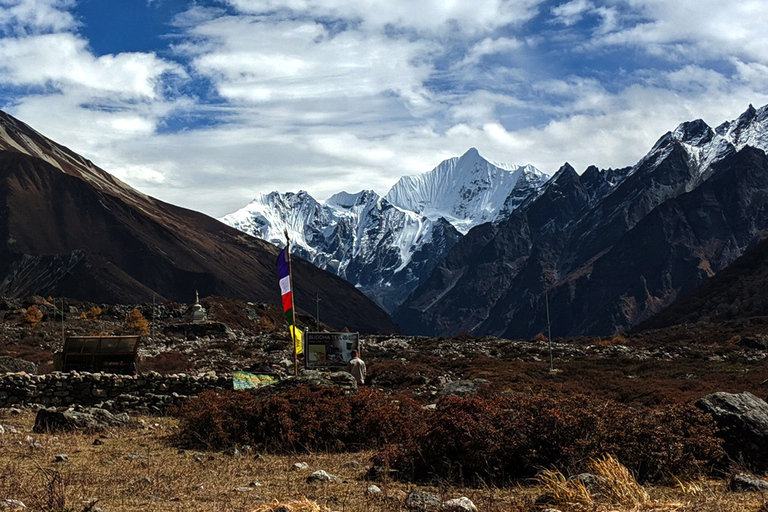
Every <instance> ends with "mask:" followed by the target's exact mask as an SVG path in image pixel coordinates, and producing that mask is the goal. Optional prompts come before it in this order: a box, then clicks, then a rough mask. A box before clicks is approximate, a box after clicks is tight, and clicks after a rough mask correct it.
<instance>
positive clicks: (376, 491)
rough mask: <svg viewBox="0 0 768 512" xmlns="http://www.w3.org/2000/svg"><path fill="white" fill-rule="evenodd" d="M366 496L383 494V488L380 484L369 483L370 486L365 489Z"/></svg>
mask: <svg viewBox="0 0 768 512" xmlns="http://www.w3.org/2000/svg"><path fill="white" fill-rule="evenodd" d="M365 494H366V496H374V495H377V494H381V488H379V486H378V485H369V486H368V488H367V489H366V490H365Z"/></svg>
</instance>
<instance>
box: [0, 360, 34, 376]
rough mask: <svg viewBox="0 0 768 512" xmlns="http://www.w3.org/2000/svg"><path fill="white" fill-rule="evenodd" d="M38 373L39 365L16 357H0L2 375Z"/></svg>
mask: <svg viewBox="0 0 768 512" xmlns="http://www.w3.org/2000/svg"><path fill="white" fill-rule="evenodd" d="M36 371H37V365H36V364H35V363H31V362H29V361H25V360H24V359H17V358H15V357H9V356H0V373H17V372H26V373H35V372H36Z"/></svg>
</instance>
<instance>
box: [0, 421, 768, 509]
mask: <svg viewBox="0 0 768 512" xmlns="http://www.w3.org/2000/svg"><path fill="white" fill-rule="evenodd" d="M138 419H139V420H140V421H141V423H142V425H143V426H141V427H139V428H135V429H120V430H112V431H109V432H104V433H101V434H86V433H68V434H33V433H32V429H31V427H32V424H33V422H34V414H33V413H32V412H26V411H25V412H22V413H21V414H18V415H10V414H9V413H8V412H7V411H2V412H0V424H2V425H5V430H6V432H5V433H4V434H0V508H1V507H2V500H6V499H14V500H20V501H22V502H23V503H24V504H25V505H26V507H27V510H40V511H60V510H71V511H77V512H79V511H82V510H89V506H90V505H91V504H92V503H94V501H95V500H98V501H97V502H96V503H95V505H94V506H93V507H91V508H90V509H91V510H95V509H96V508H100V509H102V510H104V511H105V512H133V511H146V510H170V511H238V512H239V511H267V510H275V509H278V508H279V506H278V505H279V504H282V505H287V506H288V508H287V509H283V512H285V510H295V511H297V512H299V511H301V512H304V511H306V512H312V511H325V510H330V511H350V512H356V511H370V512H379V511H381V512H384V511H393V510H406V508H405V499H406V496H407V494H408V493H409V492H411V491H414V490H420V491H427V492H431V493H433V494H435V495H436V496H438V497H439V498H441V499H442V500H447V499H451V498H458V497H462V496H466V497H468V498H470V499H471V500H472V501H473V502H474V504H475V505H476V506H477V508H478V510H480V511H489V512H502V511H534V510H543V509H544V508H546V507H547V506H549V507H551V508H556V509H557V510H561V511H563V512H566V511H586V510H591V511H618V512H624V511H639V510H655V511H666V510H669V511H677V510H691V511H694V510H695V511H703V512H710V511H711V512H729V511H733V512H736V511H739V512H741V511H755V512H757V511H759V510H765V509H763V508H762V507H763V506H764V504H765V502H766V497H764V496H763V495H761V494H759V493H732V492H729V491H727V489H726V488H725V485H726V484H725V481H723V480H707V481H697V482H681V483H679V485H677V486H673V487H650V486H647V487H645V488H644V489H643V490H644V491H645V494H646V497H645V498H641V499H639V500H638V499H634V500H630V501H625V502H623V503H622V502H621V501H622V500H621V499H620V498H616V496H620V495H621V492H617V493H613V496H614V497H613V498H611V497H609V496H604V497H603V498H596V499H594V500H585V499H582V498H580V497H579V495H578V493H574V492H573V490H572V489H566V488H564V487H563V485H562V482H561V481H559V480H558V478H559V477H558V476H557V475H558V474H557V473H543V474H542V475H541V478H540V479H539V480H536V481H530V482H520V483H519V484H518V485H517V486H514V487H510V488H504V489H496V488H487V487H479V488H461V487H452V486H448V485H437V486H428V487H425V486H414V485H411V484H407V483H401V482H394V481H384V482H381V481H378V482H371V481H369V480H367V478H366V473H367V465H368V459H369V457H370V455H371V454H370V453H367V452H359V453H352V454H350V453H344V454H323V453H316V454H309V455H306V454H296V455H283V456H276V455H268V454H265V455H263V456H256V455H255V454H241V455H235V456H233V455H226V454H222V453H207V454H206V455H205V456H204V457H202V460H199V461H198V460H196V457H195V456H194V455H195V452H192V451H188V450H180V449H179V448H177V447H176V446H175V445H174V443H173V442H172V438H173V434H174V432H175V431H176V429H177V422H176V420H175V419H173V418H149V417H147V418H138ZM10 427H12V428H10ZM13 429H15V430H16V432H12V430H13ZM96 440H98V442H97V443H96V444H95V443H94V441H96ZM59 454H67V456H68V461H67V462H55V458H56V456H57V455H59ZM197 459H200V457H199V456H198V457H197ZM296 462H306V463H307V464H308V466H309V469H306V470H295V469H293V464H294V463H296ZM317 469H323V470H326V471H327V472H329V473H331V474H334V475H337V476H338V477H340V479H341V482H338V483H328V484H307V483H306V477H307V476H308V475H309V474H310V473H311V472H312V471H314V470H317ZM553 475H554V476H553ZM371 484H376V485H378V486H379V487H380V488H381V489H382V491H383V492H382V493H381V494H378V495H368V494H366V490H367V488H368V486H369V485H371ZM624 485H625V484H621V483H618V484H616V486H618V487H619V488H618V489H617V490H618V491H622V492H623V489H622V486H624ZM547 492H550V493H552V494H553V495H554V501H555V502H556V503H554V504H550V505H547V506H544V505H536V500H537V498H538V497H540V496H541V495H543V494H545V493H547ZM605 494H607V493H605ZM569 502H570V503H569ZM9 509H10V507H9ZM4 510H5V509H4Z"/></svg>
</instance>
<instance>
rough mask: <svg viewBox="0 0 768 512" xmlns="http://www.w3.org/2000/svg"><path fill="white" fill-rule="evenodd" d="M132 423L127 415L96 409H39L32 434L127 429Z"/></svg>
mask: <svg viewBox="0 0 768 512" xmlns="http://www.w3.org/2000/svg"><path fill="white" fill-rule="evenodd" d="M132 424H133V423H132V422H131V420H130V418H129V417H128V415H127V414H125V413H123V414H117V415H115V414H112V413H111V412H109V411H105V410H104V409H99V408H96V407H89V408H84V409H83V410H82V411H75V410H72V409H65V410H60V409H54V408H50V409H40V410H39V411H37V416H36V417H35V426H34V427H33V428H32V431H33V432H36V433H43V432H70V431H73V430H88V431H100V430H105V429H107V428H110V427H128V426H131V425H132Z"/></svg>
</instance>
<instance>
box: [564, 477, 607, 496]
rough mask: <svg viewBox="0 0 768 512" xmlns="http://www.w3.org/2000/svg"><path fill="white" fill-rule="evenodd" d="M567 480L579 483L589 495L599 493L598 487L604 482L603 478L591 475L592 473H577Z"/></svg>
mask: <svg viewBox="0 0 768 512" xmlns="http://www.w3.org/2000/svg"><path fill="white" fill-rule="evenodd" d="M569 480H570V481H571V482H581V483H582V484H584V487H585V488H586V489H587V490H588V491H589V492H590V494H595V493H597V492H600V487H601V486H602V485H603V483H604V482H605V478H603V477H601V476H600V475H593V474H592V473H579V474H578V475H574V476H572V477H571V478H569Z"/></svg>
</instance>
